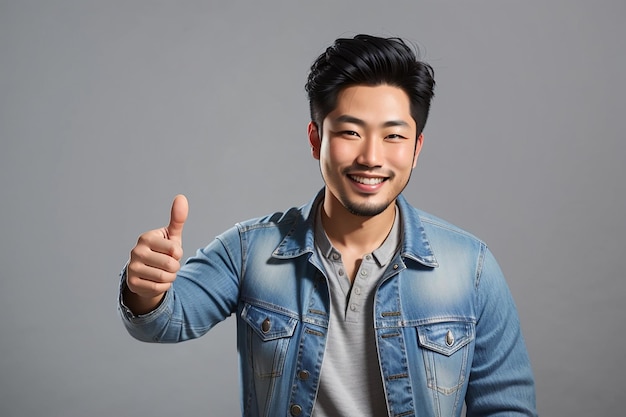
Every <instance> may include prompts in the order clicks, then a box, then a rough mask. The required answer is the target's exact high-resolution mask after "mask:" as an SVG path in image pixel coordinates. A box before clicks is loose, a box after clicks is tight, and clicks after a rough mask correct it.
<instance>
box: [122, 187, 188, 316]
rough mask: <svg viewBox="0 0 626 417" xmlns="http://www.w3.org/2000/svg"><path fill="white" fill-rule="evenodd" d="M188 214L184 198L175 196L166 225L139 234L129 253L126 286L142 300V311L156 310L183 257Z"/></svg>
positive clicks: (174, 277)
mask: <svg viewBox="0 0 626 417" xmlns="http://www.w3.org/2000/svg"><path fill="white" fill-rule="evenodd" d="M188 213H189V203H188V202H187V198H186V197H185V196H184V195H177V196H176V198H174V202H173V203H172V210H171V214H170V222H169V224H168V226H167V227H163V228H160V229H155V230H150V231H148V232H146V233H143V234H142V235H141V236H139V239H138V240H137V244H136V245H135V247H134V248H133V249H132V250H131V251H130V261H129V263H128V269H127V275H126V285H127V286H128V289H129V290H130V291H131V292H132V293H133V294H135V296H137V297H139V298H141V299H143V300H141V301H142V304H143V305H144V307H146V308H142V310H146V309H148V310H149V307H156V305H157V304H158V303H159V302H160V300H161V299H162V298H163V295H164V294H165V292H166V291H167V290H168V289H169V288H170V287H171V285H172V282H174V280H175V279H176V273H177V272H178V270H179V269H180V260H181V259H182V257H183V245H182V237H183V226H184V225H185V221H186V220H187V214H188ZM138 301H139V300H138ZM146 302H147V303H148V304H146ZM131 304H132V303H131ZM150 304H154V305H150Z"/></svg>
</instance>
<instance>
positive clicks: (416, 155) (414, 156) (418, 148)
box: [413, 133, 424, 168]
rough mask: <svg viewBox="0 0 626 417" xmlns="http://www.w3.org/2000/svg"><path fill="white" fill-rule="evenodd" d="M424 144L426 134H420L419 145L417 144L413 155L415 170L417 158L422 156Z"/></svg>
mask: <svg viewBox="0 0 626 417" xmlns="http://www.w3.org/2000/svg"><path fill="white" fill-rule="evenodd" d="M423 144H424V134H423V133H420V135H419V136H418V137H417V143H416V144H415V154H414V155H413V168H415V166H416V165H417V158H418V157H419V156H420V151H421V150H422V145H423Z"/></svg>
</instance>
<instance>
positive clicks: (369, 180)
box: [348, 175, 387, 185]
mask: <svg viewBox="0 0 626 417" xmlns="http://www.w3.org/2000/svg"><path fill="white" fill-rule="evenodd" d="M348 177H349V178H350V179H351V180H352V181H354V182H358V183H359V184H364V185H378V184H380V183H382V182H383V181H385V180H386V179H387V178H383V177H373V178H370V177H360V176H358V175H348Z"/></svg>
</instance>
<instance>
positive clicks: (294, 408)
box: [289, 404, 302, 416]
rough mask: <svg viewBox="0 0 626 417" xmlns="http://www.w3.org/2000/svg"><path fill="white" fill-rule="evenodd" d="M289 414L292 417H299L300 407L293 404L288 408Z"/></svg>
mask: <svg viewBox="0 0 626 417" xmlns="http://www.w3.org/2000/svg"><path fill="white" fill-rule="evenodd" d="M289 412H290V413H291V415H292V416H299V415H300V414H302V407H300V406H299V405H298V404H294V405H292V406H291V407H290V408H289Z"/></svg>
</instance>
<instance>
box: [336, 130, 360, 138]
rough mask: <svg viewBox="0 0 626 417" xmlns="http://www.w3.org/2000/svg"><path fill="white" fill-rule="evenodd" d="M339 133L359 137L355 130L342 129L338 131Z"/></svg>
mask: <svg viewBox="0 0 626 417" xmlns="http://www.w3.org/2000/svg"><path fill="white" fill-rule="evenodd" d="M339 133H341V134H342V135H343V136H352V137H356V138H358V137H359V134H358V133H357V132H355V131H354V130H344V131H341V132H339Z"/></svg>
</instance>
